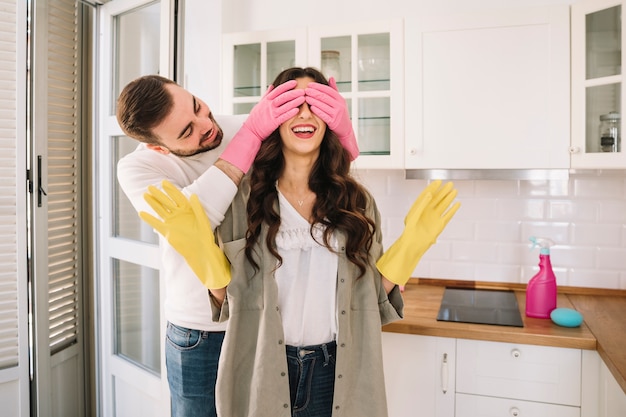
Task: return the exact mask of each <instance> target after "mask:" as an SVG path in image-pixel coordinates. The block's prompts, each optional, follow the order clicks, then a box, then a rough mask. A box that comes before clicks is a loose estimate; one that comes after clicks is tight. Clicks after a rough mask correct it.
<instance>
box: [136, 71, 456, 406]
mask: <svg viewBox="0 0 626 417" xmlns="http://www.w3.org/2000/svg"><path fill="white" fill-rule="evenodd" d="M289 80H296V82H297V86H296V88H302V89H304V90H305V103H303V104H302V105H301V106H300V108H299V112H298V114H297V115H296V116H294V117H293V118H291V119H289V120H287V121H285V122H284V123H282V124H281V125H280V127H279V128H278V129H277V130H276V131H274V132H273V133H272V134H271V135H270V136H269V137H268V138H267V139H266V140H265V141H264V142H263V144H262V145H261V149H260V150H259V153H258V154H257V157H256V159H255V162H254V165H253V167H252V170H251V171H250V172H249V173H248V175H247V176H246V177H245V178H244V179H243V181H242V182H241V184H240V188H239V191H238V194H237V196H236V197H235V199H234V200H233V203H232V205H231V207H230V209H229V211H228V212H227V214H226V218H225V219H224V221H223V222H222V224H221V226H220V227H219V228H218V233H219V237H220V238H221V241H222V243H223V250H224V253H225V254H226V257H227V258H228V261H230V264H231V275H232V280H231V281H230V282H227V281H226V282H225V281H224V280H219V279H218V280H215V281H216V282H218V281H219V284H213V285H210V284H205V286H206V287H207V288H209V290H210V297H211V300H212V303H211V305H212V309H213V315H214V320H216V321H221V320H226V319H229V322H228V328H227V330H226V336H225V339H224V344H223V347H222V353H221V358H220V364H219V370H218V381H217V388H216V398H217V400H216V401H217V409H218V415H219V416H221V417H275V416H285V417H289V416H291V417H305V416H306V417H318V416H319V417H327V416H331V415H333V414H337V415H341V416H349V417H352V416H365V417H368V416H371V417H384V416H386V415H387V404H386V398H385V385H384V378H383V361H382V347H381V325H384V324H387V323H390V322H392V321H395V320H398V319H400V318H401V317H402V308H403V301H402V297H401V294H400V291H399V287H398V285H397V284H400V285H401V284H403V283H405V282H406V280H408V278H409V275H410V273H411V272H412V271H413V269H414V268H415V264H417V261H418V259H419V256H421V254H422V253H423V252H425V250H426V249H427V248H428V247H430V245H431V244H432V243H434V240H435V239H436V236H437V235H438V234H439V233H440V232H441V231H442V230H443V228H444V227H445V225H446V224H447V222H448V221H449V220H450V218H451V217H452V215H453V214H454V212H455V211H456V209H457V208H458V206H455V207H453V208H452V209H450V210H449V211H447V212H446V210H447V207H448V206H449V204H450V203H451V201H452V200H453V199H454V197H455V196H456V191H452V188H451V184H450V183H449V185H446V186H445V187H443V188H441V189H440V188H439V184H440V183H437V182H436V183H433V184H431V186H429V187H428V188H427V189H426V190H425V192H423V193H422V195H420V197H419V198H418V199H417V200H416V203H415V204H414V206H413V207H412V208H411V211H410V213H409V215H408V216H407V227H406V228H405V233H403V236H401V237H400V239H398V241H396V243H394V245H393V246H392V247H391V248H390V249H389V250H388V251H387V253H386V254H385V256H382V255H383V251H382V245H381V242H382V236H381V232H380V215H379V212H378V210H377V208H376V204H375V201H374V199H373V198H372V197H371V195H370V194H369V193H368V192H367V191H366V190H365V188H364V187H362V186H361V185H360V184H359V183H358V182H357V181H355V180H354V178H352V177H351V175H350V161H351V156H350V152H349V151H347V150H346V149H344V147H342V145H341V143H340V142H339V140H338V139H337V136H336V135H335V133H334V132H333V131H331V130H329V129H328V128H327V125H326V123H325V122H324V121H323V119H322V117H323V118H324V119H325V120H328V118H327V117H326V113H325V111H324V106H323V104H322V103H323V100H320V94H325V93H327V92H328V89H327V87H326V88H324V87H322V86H325V85H328V82H327V81H326V79H325V78H324V77H323V75H322V74H321V73H320V72H319V71H317V70H315V69H313V68H290V69H287V70H285V71H283V72H282V73H280V74H279V75H278V77H277V78H276V80H275V81H274V83H273V86H274V87H276V86H278V85H280V84H283V83H285V82H287V81H289ZM331 86H332V83H331ZM333 87H334V86H333ZM164 189H165V190H166V192H168V194H170V198H171V200H170V199H168V198H167V197H163V196H162V194H159V192H157V191H156V190H152V191H151V194H150V196H149V197H148V198H149V199H156V200H160V201H161V202H162V203H161V208H160V209H157V207H155V205H157V206H158V205H159V204H156V203H153V204H152V205H153V207H154V208H155V210H156V211H157V213H159V215H161V217H162V218H164V219H165V220H164V221H163V222H160V221H158V220H155V219H153V220H150V219H149V218H148V217H144V219H145V220H146V221H148V222H149V223H150V224H151V225H153V227H155V228H156V229H157V230H159V231H160V232H161V233H162V234H164V235H166V237H168V241H170V243H171V244H172V245H173V246H175V247H177V248H178V250H179V251H180V252H181V253H183V255H185V258H186V259H188V262H190V263H191V262H192V261H193V263H195V264H198V263H200V264H203V265H204V264H206V265H217V264H219V262H209V263H207V262H204V263H203V262H201V261H199V258H198V254H200V255H202V256H207V255H206V254H207V253H210V254H211V256H219V255H221V252H220V251H219V250H218V248H217V246H216V245H215V242H214V240H213V239H212V233H211V228H210V225H209V224H208V220H207V219H206V216H205V215H204V213H203V211H202V208H201V206H200V205H199V203H197V199H196V202H194V196H192V199H191V208H190V207H189V206H190V205H189V204H188V202H187V201H186V198H185V197H184V196H182V195H180V193H177V190H176V189H175V188H174V189H173V190H169V189H168V187H165V186H164ZM170 191H171V192H172V193H173V194H172V193H170ZM162 197H163V198H162ZM179 211H180V212H181V213H178V212H179ZM181 219H186V220H182V221H181ZM177 222H178V223H177ZM191 224H193V226H189V225H191ZM202 230H205V231H206V233H203V232H200V231H202ZM207 235H209V239H207V238H206V236H207ZM175 240H176V241H175ZM416 247H417V248H418V251H417V252H416V251H415V249H414V248H416ZM189 253H191V254H192V255H193V256H192V255H188V254H189ZM194 256H195V257H194ZM398 257H400V258H402V259H408V261H404V260H399V259H398ZM398 264H402V265H401V267H398V266H397V265H398ZM222 265H227V262H223V263H222ZM379 270H381V271H384V274H385V277H390V278H391V277H392V278H391V279H392V280H393V281H394V282H395V284H394V282H391V281H390V280H388V279H387V278H385V277H383V276H382V275H381V273H380V272H379ZM197 271H199V272H197V273H198V275H199V276H200V277H201V278H202V277H206V276H207V275H209V276H210V275H211V272H210V271H209V272H206V271H203V270H202V265H201V266H200V267H199V268H198V269H197ZM214 275H215V276H218V277H221V276H223V275H224V271H223V269H222V270H219V271H215V272H214ZM226 284H227V287H226V288H222V287H224V286H225V285H226Z"/></svg>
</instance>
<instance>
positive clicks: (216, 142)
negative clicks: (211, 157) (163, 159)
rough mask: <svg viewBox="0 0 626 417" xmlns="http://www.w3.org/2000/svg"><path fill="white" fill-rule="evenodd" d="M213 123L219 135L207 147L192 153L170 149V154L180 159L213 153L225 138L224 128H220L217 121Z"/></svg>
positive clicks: (203, 146)
mask: <svg viewBox="0 0 626 417" xmlns="http://www.w3.org/2000/svg"><path fill="white" fill-rule="evenodd" d="M213 123H214V125H215V127H216V129H217V134H216V135H215V139H214V140H213V141H211V142H210V143H208V144H207V145H201V146H200V147H199V148H197V149H194V150H190V151H182V152H181V151H178V150H174V149H168V150H169V151H170V153H172V154H173V155H176V156H178V157H186V156H194V155H198V154H201V153H204V152H208V151H212V150H213V149H215V148H217V147H218V146H220V145H221V144H222V139H223V138H224V131H222V128H221V127H219V126H218V125H217V123H216V122H215V121H214V122H213Z"/></svg>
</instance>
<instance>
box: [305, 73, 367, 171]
mask: <svg viewBox="0 0 626 417" xmlns="http://www.w3.org/2000/svg"><path fill="white" fill-rule="evenodd" d="M328 84H329V85H325V84H320V83H315V82H313V83H309V85H308V86H307V88H305V89H304V92H305V94H306V95H305V99H306V102H307V103H308V104H309V106H311V111H312V112H313V113H315V114H316V115H317V116H318V117H319V118H320V119H322V120H323V121H324V123H326V124H327V125H328V127H329V129H330V130H332V131H333V132H335V134H336V135H337V137H338V138H339V142H341V145H342V146H343V147H344V148H346V149H347V150H348V152H350V156H351V160H352V161H354V160H355V159H356V157H357V156H359V145H357V143H356V136H355V135H354V129H352V121H351V120H350V114H349V113H348V106H347V104H346V100H345V99H344V98H343V96H342V95H341V94H339V90H338V89H337V83H336V82H335V79H334V78H333V77H330V78H329V79H328Z"/></svg>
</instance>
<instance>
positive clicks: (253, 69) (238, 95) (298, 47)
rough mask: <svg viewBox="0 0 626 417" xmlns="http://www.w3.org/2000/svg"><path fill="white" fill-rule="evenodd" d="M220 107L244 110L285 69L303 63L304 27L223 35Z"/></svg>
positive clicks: (232, 111)
mask: <svg viewBox="0 0 626 417" xmlns="http://www.w3.org/2000/svg"><path fill="white" fill-rule="evenodd" d="M223 42H224V49H223V53H224V56H223V58H224V59H223V63H224V64H223V65H224V67H223V69H224V71H223V80H224V82H223V84H222V85H223V89H222V109H223V112H224V113H225V114H247V113H250V110H251V109H252V107H254V105H255V104H256V103H257V102H258V101H259V99H260V98H261V96H262V95H263V94H264V93H265V91H266V90H267V87H268V86H269V85H270V84H271V82H272V81H274V78H275V77H276V76H277V75H278V74H279V73H280V72H281V71H282V70H284V69H286V68H289V67H292V66H294V65H305V63H306V59H307V55H306V29H301V30H289V31H267V32H245V33H229V34H225V35H224V40H223Z"/></svg>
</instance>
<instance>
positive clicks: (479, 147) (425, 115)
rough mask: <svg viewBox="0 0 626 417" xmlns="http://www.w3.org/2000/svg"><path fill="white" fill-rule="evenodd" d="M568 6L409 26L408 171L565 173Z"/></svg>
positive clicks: (440, 18) (423, 20) (452, 17)
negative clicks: (546, 170)
mask: <svg viewBox="0 0 626 417" xmlns="http://www.w3.org/2000/svg"><path fill="white" fill-rule="evenodd" d="M569 58H570V54H569V7H568V6H567V5H559V6H544V7H534V8H520V9H507V10H498V11H495V10H494V11H493V12H485V13H480V14H475V15H474V14H462V15H441V16H427V17H426V16H424V17H422V18H410V19H407V21H406V22H405V62H406V70H405V71H406V75H407V76H406V80H405V85H406V91H407V92H406V100H405V102H406V108H405V119H406V121H407V122H406V125H405V131H406V139H405V146H406V149H405V167H406V168H407V169H409V168H410V169H420V168H425V169H551V168H560V169H563V168H569V145H570V130H569V129H570V119H569V111H570V96H569V92H570V79H569V65H570V62H569Z"/></svg>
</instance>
